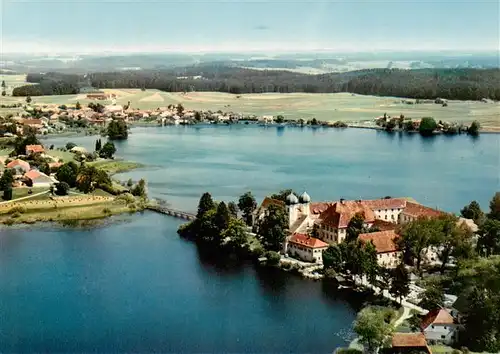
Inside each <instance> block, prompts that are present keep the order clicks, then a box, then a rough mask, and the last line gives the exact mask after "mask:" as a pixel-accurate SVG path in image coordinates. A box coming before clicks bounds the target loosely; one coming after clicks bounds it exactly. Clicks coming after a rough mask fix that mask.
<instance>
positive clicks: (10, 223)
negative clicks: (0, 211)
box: [3, 219, 16, 226]
mask: <svg viewBox="0 0 500 354" xmlns="http://www.w3.org/2000/svg"><path fill="white" fill-rule="evenodd" d="M15 222H16V221H15V220H14V219H7V220H5V221H4V222H3V223H4V224H5V225H9V226H10V225H13V224H14V223H15Z"/></svg>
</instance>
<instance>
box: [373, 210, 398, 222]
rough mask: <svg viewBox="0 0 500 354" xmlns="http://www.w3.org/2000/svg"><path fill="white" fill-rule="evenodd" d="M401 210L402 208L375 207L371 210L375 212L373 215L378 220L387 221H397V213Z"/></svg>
mask: <svg viewBox="0 0 500 354" xmlns="http://www.w3.org/2000/svg"><path fill="white" fill-rule="evenodd" d="M402 211H403V209H402V208H396V209H375V210H373V212H374V213H375V217H376V218H377V219H379V220H384V221H389V222H393V223H397V222H398V220H399V215H400V214H401V212H402Z"/></svg>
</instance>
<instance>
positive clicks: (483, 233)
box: [477, 219, 500, 257]
mask: <svg viewBox="0 0 500 354" xmlns="http://www.w3.org/2000/svg"><path fill="white" fill-rule="evenodd" d="M478 235H479V238H478V240H477V250H478V253H479V254H481V255H484V256H486V257H487V256H490V255H493V254H500V221H499V220H495V219H486V221H485V222H484V223H483V225H481V227H480V228H479V230H478Z"/></svg>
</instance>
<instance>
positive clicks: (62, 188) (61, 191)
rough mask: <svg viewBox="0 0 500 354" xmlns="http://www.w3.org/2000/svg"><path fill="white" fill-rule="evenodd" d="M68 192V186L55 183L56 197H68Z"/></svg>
mask: <svg viewBox="0 0 500 354" xmlns="http://www.w3.org/2000/svg"><path fill="white" fill-rule="evenodd" d="M68 192H69V184H67V183H66V182H60V183H56V190H55V193H56V194H57V195H68Z"/></svg>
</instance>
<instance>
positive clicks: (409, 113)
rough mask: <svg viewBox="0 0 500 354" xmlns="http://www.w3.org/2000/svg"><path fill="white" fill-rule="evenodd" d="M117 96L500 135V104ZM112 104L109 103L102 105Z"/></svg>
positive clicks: (136, 102) (151, 103) (71, 98)
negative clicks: (436, 123) (415, 121)
mask: <svg viewBox="0 0 500 354" xmlns="http://www.w3.org/2000/svg"><path fill="white" fill-rule="evenodd" d="M104 91H106V92H112V93H115V94H116V95H117V99H116V102H117V104H122V105H125V104H127V102H128V101H130V102H131V107H132V108H139V109H156V108H158V107H165V106H168V105H169V104H178V103H181V104H182V105H183V106H184V107H185V109H188V110H189V109H194V110H212V111H218V110H221V111H223V112H230V111H231V112H235V113H242V114H254V115H278V114H282V115H283V116H285V118H290V119H299V118H304V119H306V120H308V119H312V118H317V119H319V120H325V121H337V120H342V121H346V122H359V121H367V120H373V119H374V118H376V117H378V116H381V115H383V114H384V113H387V114H388V115H390V116H396V115H397V116H399V115H400V114H404V115H405V117H407V118H421V117H426V116H430V117H434V118H435V119H436V120H443V121H450V122H452V121H455V122H463V123H470V122H471V121H473V120H479V121H480V122H481V124H482V126H483V128H487V129H489V130H499V131H500V103H482V102H471V101H449V103H448V107H442V106H441V105H439V104H419V105H408V104H404V103H401V99H400V98H394V97H376V96H362V95H352V94H349V93H336V94H305V93H291V94H279V93H269V94H244V95H231V94H226V93H219V92H189V93H186V94H183V93H180V92H175V93H170V92H162V91H158V90H146V91H141V90H139V89H105V90H104ZM4 101H6V102H23V101H24V98H17V97H6V98H5V99H4ZM77 101H79V102H80V103H81V104H88V103H89V102H90V100H87V99H86V95H65V96H41V97H33V103H35V104H41V105H44V104H57V105H61V104H66V105H74V104H75V103H76V102H77ZM100 102H101V103H103V104H109V103H111V102H109V101H100Z"/></svg>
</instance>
